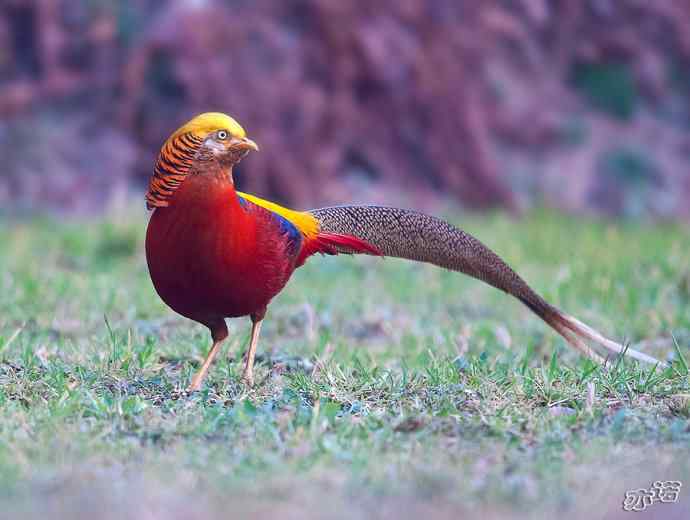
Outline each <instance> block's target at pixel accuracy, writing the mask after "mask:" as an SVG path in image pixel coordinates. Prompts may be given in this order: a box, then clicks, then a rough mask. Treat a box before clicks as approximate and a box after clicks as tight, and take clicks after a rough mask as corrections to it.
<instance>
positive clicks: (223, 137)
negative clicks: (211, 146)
mask: <svg viewBox="0 0 690 520" xmlns="http://www.w3.org/2000/svg"><path fill="white" fill-rule="evenodd" d="M227 138H228V133H227V132H226V131H225V130H219V131H218V139H220V140H221V141H225V140H226V139H227Z"/></svg>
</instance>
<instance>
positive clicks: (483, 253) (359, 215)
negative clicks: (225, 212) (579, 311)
mask: <svg viewBox="0 0 690 520" xmlns="http://www.w3.org/2000/svg"><path fill="white" fill-rule="evenodd" d="M309 213H311V214H312V215H313V216H314V217H316V219H317V220H318V221H319V224H320V231H321V233H324V234H333V235H347V236H353V237H356V238H357V239H359V240H362V241H364V242H366V243H368V244H369V245H371V246H373V248H374V249H373V251H374V252H380V253H381V254H383V255H384V256H391V257H397V258H406V259H408V260H415V261H418V262H425V263H429V264H434V265H437V266H439V267H444V268H446V269H450V270H452V271H459V272H462V273H465V274H467V275H469V276H472V277H474V278H477V279H479V280H482V281H484V282H486V283H488V284H490V285H493V286H494V287H496V288H498V289H501V290H502V291H505V292H506V293H508V294H511V295H512V296H514V297H515V298H517V299H518V300H520V301H522V302H523V303H524V304H525V305H526V306H527V307H529V308H530V309H531V310H532V311H533V312H534V313H535V314H537V316H539V317H540V318H541V319H542V320H544V321H545V322H546V323H547V324H549V325H550V326H551V327H552V328H553V329H554V330H555V331H556V332H558V333H559V334H560V335H561V336H563V337H564V338H565V340H566V341H567V342H568V344H569V345H571V346H572V347H574V348H575V349H577V350H578V351H579V352H581V353H582V354H584V355H585V356H587V357H589V358H591V359H593V360H595V361H597V362H599V363H603V362H604V359H603V358H602V357H601V355H599V354H598V353H597V352H596V351H594V350H593V349H592V348H591V347H590V346H589V345H588V344H587V343H585V341H586V340H590V341H592V342H594V343H596V344H597V345H598V346H599V347H600V348H601V349H603V351H604V352H606V353H607V354H611V353H616V354H621V353H625V355H627V356H630V357H633V358H635V359H639V360H641V361H645V362H647V363H658V364H659V365H660V366H666V364H665V363H663V362H661V361H658V360H656V359H654V358H653V357H650V356H648V355H646V354H643V353H641V352H637V351H635V350H632V349H630V348H624V347H623V346H622V345H621V344H619V343H617V342H615V341H612V340H610V339H608V338H606V337H604V336H603V335H602V334H600V333H599V332H597V331H596V330H594V329H592V328H591V327H588V326H587V325H585V324H584V323H582V322H580V321H578V320H577V319H575V318H573V317H572V316H568V315H567V314H565V313H563V312H561V311H560V310H559V309H557V308H556V307H554V306H553V305H551V304H549V303H548V302H547V301H546V300H544V299H543V298H542V297H541V296H539V295H538V294H537V293H535V292H534V291H533V290H532V288H531V287H530V286H529V285H527V283H526V282H525V281H524V280H523V279H522V278H521V277H520V276H519V275H518V274H517V273H516V272H515V271H513V270H512V269H511V268H510V267H509V266H508V264H506V263H505V262H504V261H503V260H501V258H500V257H499V256H498V255H497V254H496V253H494V252H493V251H491V250H490V249H489V248H488V247H486V246H485V245H484V244H482V243H481V242H480V241H479V240H477V239H476V238H474V237H473V236H472V235H469V234H468V233H465V232H464V231H462V230H460V229H458V228H456V227H455V226H453V225H451V224H449V223H448V222H446V221H444V220H441V219H438V218H436V217H432V216H429V215H425V214H423V213H418V212H416V211H409V210H404V209H398V208H387V207H382V206H335V207H330V208H322V209H315V210H311V211H309ZM337 250H338V252H342V253H358V252H365V253H368V254H374V253H372V250H365V251H362V249H360V248H358V249H354V248H348V247H347V246H346V245H343V246H340V245H338V246H337Z"/></svg>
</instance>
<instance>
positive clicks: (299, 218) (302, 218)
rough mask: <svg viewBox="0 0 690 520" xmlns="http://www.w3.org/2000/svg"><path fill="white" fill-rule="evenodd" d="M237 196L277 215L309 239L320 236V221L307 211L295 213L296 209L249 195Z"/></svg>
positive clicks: (239, 193) (241, 194) (238, 193)
mask: <svg viewBox="0 0 690 520" xmlns="http://www.w3.org/2000/svg"><path fill="white" fill-rule="evenodd" d="M237 195H239V196H240V197H242V198H243V199H245V200H248V201H249V202H253V203H254V204H256V205H257V206H261V207H262V208H265V209H267V210H269V211H272V212H273V213H277V214H278V215H280V216H281V217H283V218H284V219H286V220H288V221H290V222H291V223H292V224H293V225H294V226H295V227H296V228H297V229H299V230H300V233H302V234H303V235H304V236H305V237H307V238H313V237H315V236H316V235H318V234H319V221H318V220H316V217H314V216H313V215H312V214H311V213H307V212H306V211H295V210H294V209H288V208H284V207H283V206H281V205H279V204H276V203H275V202H270V201H268V200H264V199H261V198H259V197H256V196H254V195H249V194H248V193H242V192H240V191H238V192H237Z"/></svg>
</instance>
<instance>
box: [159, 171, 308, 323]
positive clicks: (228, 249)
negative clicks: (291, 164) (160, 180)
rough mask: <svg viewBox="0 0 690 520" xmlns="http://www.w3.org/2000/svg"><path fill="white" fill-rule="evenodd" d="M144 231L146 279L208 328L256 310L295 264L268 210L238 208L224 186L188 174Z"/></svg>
mask: <svg viewBox="0 0 690 520" xmlns="http://www.w3.org/2000/svg"><path fill="white" fill-rule="evenodd" d="M171 202H172V203H171V205H170V207H166V208H158V209H156V211H155V212H154V214H153V215H152V217H151V221H150V223H149V226H148V230H147V234H146V256H147V261H148V264H149V270H150V273H151V279H152V281H153V284H154V286H155V288H156V291H157V292H158V294H159V295H160V297H161V298H162V299H163V301H165V302H166V303H167V304H168V305H169V306H170V307H172V309H173V310H175V311H176V312H178V313H180V314H182V315H183V316H186V317H188V318H191V319H193V320H196V321H198V322H200V323H204V324H206V325H208V326H212V325H213V323H214V322H215V321H217V320H218V319H222V318H225V317H239V316H246V315H252V314H257V313H263V312H264V310H265V308H266V306H267V305H268V303H269V302H270V301H271V299H272V298H273V297H274V296H275V295H276V294H278V292H280V290H281V289H282V288H283V287H284V286H285V284H286V283H287V281H288V279H289V278H290V275H291V274H292V272H293V270H294V269H295V266H296V259H297V254H298V251H291V244H290V240H289V238H290V237H289V236H288V235H286V234H285V233H284V232H282V230H281V226H280V223H279V222H278V221H277V220H276V219H275V218H274V217H273V215H272V214H271V213H270V212H269V211H267V210H265V209H263V208H260V207H258V206H255V205H251V208H249V209H247V208H246V207H243V206H242V205H241V204H240V202H239V199H238V197H237V195H236V194H235V190H234V188H233V186H232V184H231V183H230V182H229V181H227V180H225V181H223V180H221V179H218V180H215V179H214V180H213V181H211V182H209V179H207V178H205V177H202V176H192V177H190V178H188V179H187V180H186V181H185V182H184V183H183V184H182V186H180V188H179V189H178V190H176V192H175V194H174V195H173V200H172V201H171Z"/></svg>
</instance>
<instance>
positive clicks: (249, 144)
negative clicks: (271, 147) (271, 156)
mask: <svg viewBox="0 0 690 520" xmlns="http://www.w3.org/2000/svg"><path fill="white" fill-rule="evenodd" d="M231 145H232V148H233V149H235V150H238V151H240V152H250V151H255V152H258V151H259V145H258V144H256V143H255V142H254V141H252V140H251V139H249V138H248V137H243V138H242V139H233V141H232V143H231Z"/></svg>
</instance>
